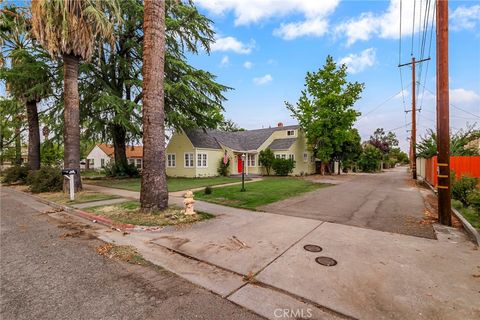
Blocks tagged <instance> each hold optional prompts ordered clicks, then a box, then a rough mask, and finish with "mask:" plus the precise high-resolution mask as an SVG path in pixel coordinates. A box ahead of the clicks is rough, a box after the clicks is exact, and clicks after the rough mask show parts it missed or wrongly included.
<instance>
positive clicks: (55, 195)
mask: <svg viewBox="0 0 480 320" xmlns="http://www.w3.org/2000/svg"><path fill="white" fill-rule="evenodd" d="M38 195H39V196H40V197H42V198H44V199H46V200H49V201H53V202H56V203H60V204H67V205H68V204H78V203H85V202H93V201H100V200H110V199H117V198H119V197H118V196H114V195H110V194H104V193H98V192H92V191H80V192H76V193H75V200H74V201H70V196H69V194H68V193H64V192H44V193H40V194H38Z"/></svg>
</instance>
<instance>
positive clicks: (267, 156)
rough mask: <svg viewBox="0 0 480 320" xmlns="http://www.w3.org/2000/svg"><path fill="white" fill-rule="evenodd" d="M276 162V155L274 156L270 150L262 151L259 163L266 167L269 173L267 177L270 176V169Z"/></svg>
mask: <svg viewBox="0 0 480 320" xmlns="http://www.w3.org/2000/svg"><path fill="white" fill-rule="evenodd" d="M274 160H275V155H274V154H273V151H272V150H270V149H269V148H267V149H265V150H262V151H260V154H259V156H258V161H259V162H260V164H261V165H262V166H264V167H265V170H266V171H267V176H269V175H270V169H271V168H272V165H273V161H274Z"/></svg>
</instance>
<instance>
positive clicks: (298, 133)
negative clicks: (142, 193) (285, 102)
mask: <svg viewBox="0 0 480 320" xmlns="http://www.w3.org/2000/svg"><path fill="white" fill-rule="evenodd" d="M289 138H296V140H295V142H294V143H293V144H292V145H291V146H290V148H288V149H286V150H273V151H274V154H286V155H287V156H286V157H287V159H288V155H290V154H293V155H294V157H295V168H294V170H293V172H292V175H307V174H313V173H315V163H314V162H311V157H312V152H311V151H309V150H308V148H307V143H306V139H305V135H304V133H303V132H302V130H300V129H295V135H294V136H288V135H287V129H285V130H278V131H274V132H273V133H272V134H271V135H270V137H268V138H267V139H266V140H265V141H264V142H263V143H262V145H261V146H260V147H259V148H258V149H257V150H256V151H255V152H256V153H255V155H256V161H255V166H248V168H247V169H246V173H248V174H266V171H265V168H264V167H263V166H260V164H259V154H260V151H261V150H265V149H266V148H267V147H268V146H269V145H270V144H271V143H272V141H273V140H275V139H289ZM221 147H222V149H208V148H195V147H194V146H193V144H192V142H191V141H190V139H189V138H188V137H187V135H186V134H185V133H184V132H181V131H180V132H176V133H175V134H174V135H173V136H172V139H171V140H170V142H169V144H168V146H167V151H166V153H167V154H175V156H176V167H175V168H167V175H168V176H173V177H211V176H218V167H219V165H220V160H221V159H223V156H224V152H225V151H227V156H228V157H229V159H230V165H229V169H228V173H229V174H238V163H237V158H236V157H237V156H238V154H236V153H234V151H233V150H232V149H231V148H229V147H226V146H225V145H221ZM185 153H193V154H194V167H193V168H185V166H184V154H185ZM198 153H206V154H207V158H208V159H207V160H208V165H207V167H206V168H203V167H198V166H197V154H198ZM304 153H306V154H307V162H305V161H304V157H303V154H304ZM247 164H248V161H246V164H245V165H247Z"/></svg>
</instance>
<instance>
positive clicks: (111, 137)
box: [80, 0, 228, 171]
mask: <svg viewBox="0 0 480 320" xmlns="http://www.w3.org/2000/svg"><path fill="white" fill-rule="evenodd" d="M143 3H144V2H143V1H141V0H121V1H120V7H121V15H122V21H121V22H118V23H116V24H115V28H114V30H115V42H114V43H112V44H111V43H109V42H102V43H101V44H100V45H99V46H98V47H99V50H97V51H95V52H94V54H93V57H92V60H91V62H89V63H85V64H84V65H83V66H82V68H81V71H82V77H81V79H83V80H81V82H80V92H81V93H82V96H83V97H84V99H83V100H82V119H83V124H84V127H85V128H86V130H85V136H86V137H88V138H89V139H93V140H97V141H112V142H113V146H114V158H115V164H116V166H119V167H125V166H127V157H126V144H127V143H128V142H129V141H136V140H139V139H140V138H141V136H142V124H141V120H142V119H141V102H142V81H143V79H142V66H143V61H142V55H143V41H144V33H143V14H144V11H143V10H144V6H143ZM165 14H166V16H165V25H166V52H165V86H164V91H165V106H164V109H165V124H166V126H167V127H169V128H175V129H179V128H182V127H185V128H192V127H202V128H217V126H218V125H219V124H220V123H221V122H222V121H223V116H222V114H221V112H222V111H223V107H222V103H223V101H224V100H225V98H224V96H223V92H224V91H225V90H227V89H228V88H227V87H226V86H223V85H220V84H218V83H216V82H215V76H214V75H212V74H211V73H209V72H206V71H203V70H198V69H196V68H194V67H192V66H191V65H189V64H188V63H187V58H186V56H185V54H187V53H189V54H197V53H198V50H199V49H200V48H203V49H204V50H205V51H207V52H209V49H210V44H211V43H212V42H213V41H214V32H213V29H212V27H211V21H210V20H209V19H207V18H206V17H205V16H203V15H202V14H200V13H199V12H198V10H197V9H196V8H195V6H194V5H193V3H192V2H191V1H187V2H184V1H166V13H165ZM121 171H122V170H121Z"/></svg>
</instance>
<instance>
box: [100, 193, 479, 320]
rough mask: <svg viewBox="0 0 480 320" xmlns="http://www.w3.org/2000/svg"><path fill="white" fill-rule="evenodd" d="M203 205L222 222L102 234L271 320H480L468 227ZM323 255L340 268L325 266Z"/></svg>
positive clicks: (200, 204)
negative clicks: (413, 228)
mask: <svg viewBox="0 0 480 320" xmlns="http://www.w3.org/2000/svg"><path fill="white" fill-rule="evenodd" d="M96 188H102V187H96ZM105 189H108V188H102V189H101V190H98V191H100V192H103V193H109V192H114V193H112V194H116V195H120V196H125V193H124V192H125V190H119V189H115V190H116V191H112V190H113V189H110V190H105ZM126 192H130V191H126ZM120 193H122V194H120ZM181 201H182V198H180V197H170V202H171V203H174V204H181ZM196 209H197V210H201V211H205V212H209V213H212V214H215V215H216V218H215V219H211V220H207V221H203V222H200V223H196V224H194V225H191V226H184V227H168V228H164V229H163V230H161V231H159V232H150V233H147V232H134V233H130V234H129V235H127V236H123V235H122V234H121V233H119V232H112V231H111V230H108V229H107V228H105V229H100V230H99V231H98V235H99V237H100V238H101V239H103V240H105V241H109V242H114V243H116V244H129V245H134V246H135V247H137V248H138V250H139V252H140V253H142V255H143V256H144V257H145V258H146V259H148V260H150V261H152V262H153V263H156V264H159V265H161V266H163V267H164V268H166V269H168V270H170V271H173V272H175V273H177V274H179V275H180V276H182V277H184V278H186V279H188V280H190V281H192V282H194V283H196V284H198V285H201V286H203V287H205V288H207V289H209V290H211V291H213V292H216V293H218V294H219V295H221V296H223V297H226V298H227V299H229V300H231V301H233V302H235V303H237V304H239V305H242V306H244V307H246V308H248V309H250V310H253V311H254V312H256V313H258V314H260V315H262V316H264V317H266V318H269V319H278V317H277V315H276V314H275V312H276V311H275V310H278V309H279V308H280V309H281V310H283V309H285V310H297V311H298V310H301V311H302V312H303V316H304V318H309V317H307V316H308V315H309V312H311V313H312V314H313V315H314V318H318V319H339V318H359V319H412V318H413V319H478V318H480V305H479V304H478V301H479V299H480V253H479V251H478V247H476V246H475V245H473V244H472V243H471V242H470V241H468V239H467V238H466V236H465V235H464V234H463V232H462V231H459V230H456V229H453V228H446V227H441V226H439V225H435V229H436V231H437V232H436V234H437V238H438V240H432V239H425V238H419V237H412V236H407V235H401V234H394V233H389V232H382V231H376V230H370V229H364V228H359V227H354V226H345V225H340V224H335V223H328V222H323V221H319V220H313V219H306V218H299V217H293V216H283V215H277V214H272V213H264V212H253V211H249V210H242V209H235V208H229V207H224V206H220V205H216V204H211V203H206V202H202V201H198V202H197V203H196ZM306 244H314V245H318V246H320V247H321V248H322V249H323V250H322V251H321V252H318V253H313V252H308V251H306V250H305V249H304V246H305V245H306ZM319 256H327V257H331V258H333V259H335V260H336V261H337V265H335V266H331V267H326V266H322V265H320V264H318V263H316V261H315V258H317V257H319ZM245 280H247V281H245ZM297 315H298V314H297ZM292 318H294V317H292ZM297 318H301V317H297ZM310 318H311V317H310Z"/></svg>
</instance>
